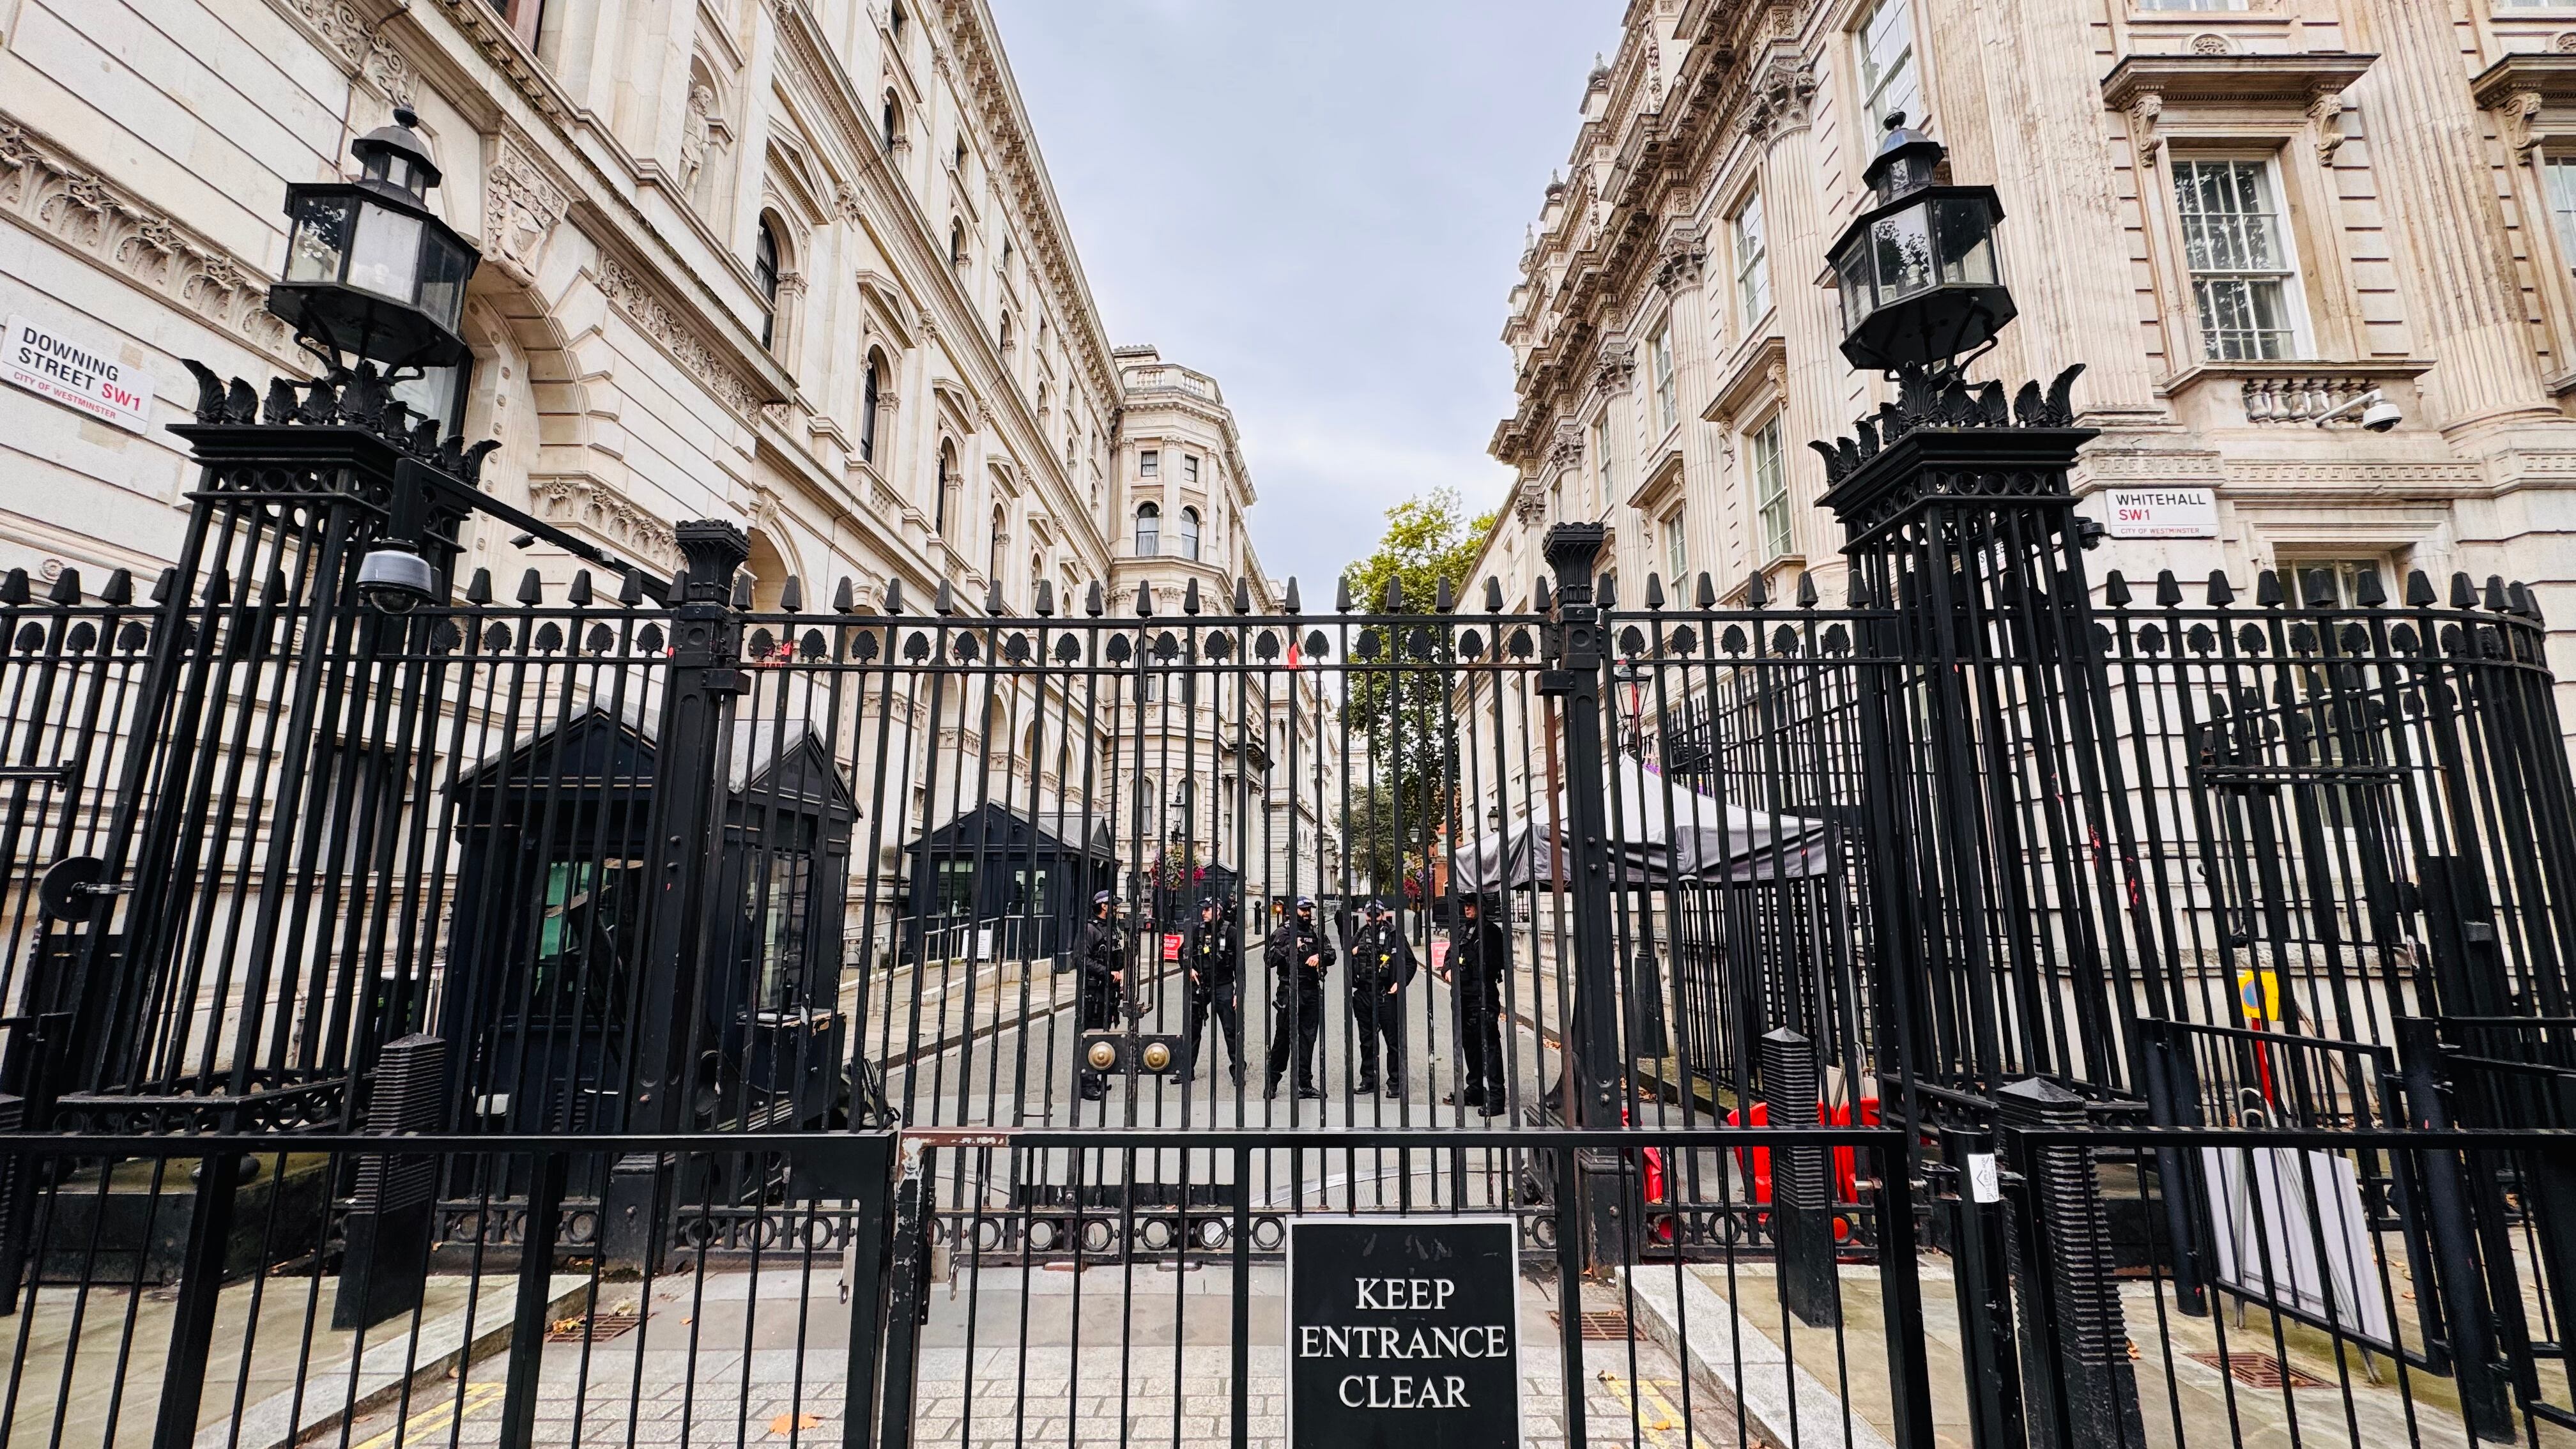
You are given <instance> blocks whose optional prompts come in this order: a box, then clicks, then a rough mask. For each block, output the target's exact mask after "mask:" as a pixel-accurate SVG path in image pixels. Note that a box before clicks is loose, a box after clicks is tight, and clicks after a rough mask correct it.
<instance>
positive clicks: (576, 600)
mask: <svg viewBox="0 0 2576 1449" xmlns="http://www.w3.org/2000/svg"><path fill="white" fill-rule="evenodd" d="M590 599H591V593H590V570H588V569H575V570H573V575H572V587H570V588H568V589H565V590H564V602H565V603H568V604H571V605H573V606H575V607H576V608H579V607H585V606H587V605H588V604H589V603H590Z"/></svg>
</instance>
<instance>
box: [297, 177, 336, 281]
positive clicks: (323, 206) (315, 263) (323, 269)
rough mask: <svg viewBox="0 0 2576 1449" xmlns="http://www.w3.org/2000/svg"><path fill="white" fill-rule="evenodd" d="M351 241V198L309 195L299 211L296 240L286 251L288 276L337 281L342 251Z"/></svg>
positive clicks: (310, 279) (308, 279)
mask: <svg viewBox="0 0 2576 1449" xmlns="http://www.w3.org/2000/svg"><path fill="white" fill-rule="evenodd" d="M348 245H349V198H347V197H345V196H308V197H306V198H305V199H304V202H303V204H302V205H301V206H299V207H298V208H297V209H296V214H295V241H294V245H293V246H291V247H290V248H289V249H288V251H287V255H286V280H288V281H290V282H333V281H338V280H339V277H340V253H341V252H342V251H343V250H344V249H346V248H347V246H348Z"/></svg>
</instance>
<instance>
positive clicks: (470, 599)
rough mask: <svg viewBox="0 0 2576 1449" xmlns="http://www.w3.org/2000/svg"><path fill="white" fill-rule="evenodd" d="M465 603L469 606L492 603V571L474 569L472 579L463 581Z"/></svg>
mask: <svg viewBox="0 0 2576 1449" xmlns="http://www.w3.org/2000/svg"><path fill="white" fill-rule="evenodd" d="M465 602H467V603H469V604H488V603H490V602H492V571H491V570H490V569H476V570H475V571H474V577H472V578H470V579H467V580H466V581H465Z"/></svg>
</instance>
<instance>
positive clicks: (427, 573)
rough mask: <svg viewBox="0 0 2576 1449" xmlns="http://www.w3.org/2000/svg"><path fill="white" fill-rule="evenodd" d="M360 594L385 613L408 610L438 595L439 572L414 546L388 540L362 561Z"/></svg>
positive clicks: (406, 611) (369, 552)
mask: <svg viewBox="0 0 2576 1449" xmlns="http://www.w3.org/2000/svg"><path fill="white" fill-rule="evenodd" d="M358 597H359V598H361V599H364V600H366V601H367V603H369V604H370V605H372V606H374V607H375V608H377V609H379V610H381V611H383V612H385V613H388V614H408V613H410V612H411V611H412V610H413V609H415V608H417V607H419V606H420V605H422V604H426V603H429V602H431V601H432V600H434V599H436V598H437V597H438V576H437V575H436V574H435V573H433V572H432V571H431V570H430V567H429V560H427V559H425V558H422V557H421V556H420V555H419V554H418V553H417V552H415V551H414V550H412V549H411V548H408V547H406V546H403V545H401V544H392V543H388V544H385V545H383V546H381V547H377V548H371V549H369V550H367V556H366V557H365V558H364V559H361V560H360V561H359V563H358Z"/></svg>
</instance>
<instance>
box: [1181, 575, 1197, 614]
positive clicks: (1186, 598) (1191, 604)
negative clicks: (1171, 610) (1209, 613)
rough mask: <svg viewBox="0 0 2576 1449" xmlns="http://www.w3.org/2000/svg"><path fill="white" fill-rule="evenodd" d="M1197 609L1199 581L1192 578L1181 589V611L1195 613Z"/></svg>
mask: <svg viewBox="0 0 2576 1449" xmlns="http://www.w3.org/2000/svg"><path fill="white" fill-rule="evenodd" d="M1198 611H1199V581H1198V580H1197V579H1195V578H1193V579H1191V580H1190V582H1189V586H1188V587H1187V588H1184V589H1182V590H1181V612H1182V613H1184V614H1195V613H1197V612H1198Z"/></svg>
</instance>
